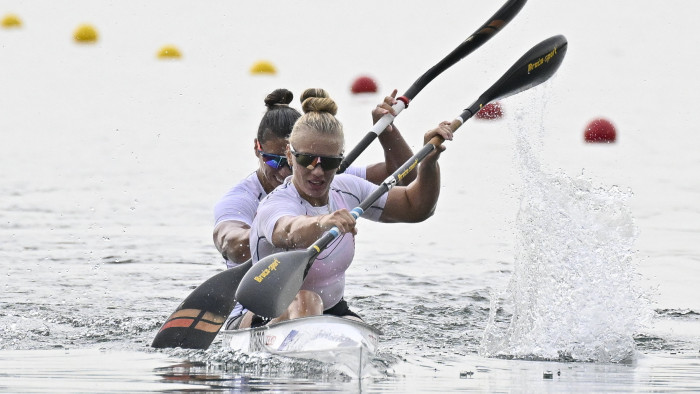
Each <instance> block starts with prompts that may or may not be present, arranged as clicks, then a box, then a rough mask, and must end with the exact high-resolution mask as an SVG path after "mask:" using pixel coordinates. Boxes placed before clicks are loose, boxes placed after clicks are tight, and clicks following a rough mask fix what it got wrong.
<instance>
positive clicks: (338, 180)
mask: <svg viewBox="0 0 700 394" xmlns="http://www.w3.org/2000/svg"><path fill="white" fill-rule="evenodd" d="M367 184H370V185H373V183H371V182H370V181H368V180H366V179H364V178H360V177H358V176H355V175H351V174H346V173H343V174H338V175H336V176H335V178H333V182H331V188H336V189H340V190H343V189H348V188H350V189H354V188H357V187H358V186H362V187H364V186H365V185H367Z"/></svg>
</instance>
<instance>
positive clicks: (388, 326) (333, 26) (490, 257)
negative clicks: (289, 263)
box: [0, 0, 700, 392]
mask: <svg viewBox="0 0 700 394" xmlns="http://www.w3.org/2000/svg"><path fill="white" fill-rule="evenodd" d="M499 4H500V3H499ZM635 4H636V3H634V2H632V1H622V2H615V3H614V4H610V3H609V2H602V1H594V2H592V3H591V2H586V3H585V4H583V3H582V4H577V5H571V4H567V5H564V4H563V3H561V2H555V1H537V2H536V1H530V2H528V3H527V4H526V5H525V8H523V10H522V12H521V14H519V15H518V16H517V17H516V19H515V20H514V21H513V22H512V23H511V24H510V25H509V26H507V27H506V28H505V29H504V30H503V32H501V33H499V35H498V36H496V37H494V38H493V40H492V41H491V42H489V43H487V44H485V45H484V47H482V48H481V49H479V50H478V51H476V52H474V53H473V54H471V55H470V56H469V57H467V58H466V59H464V60H463V61H462V62H460V63H458V64H457V65H455V66H453V68H452V69H450V70H448V71H446V72H445V73H444V74H443V75H441V76H440V77H438V78H437V79H436V80H435V81H433V82H432V83H431V84H430V85H429V86H428V87H427V88H426V89H425V90H424V91H423V92H421V93H420V95H419V96H417V98H416V99H415V100H414V102H413V103H412V104H411V106H410V107H409V108H408V109H407V110H406V111H405V112H404V113H402V114H401V115H400V118H398V119H397V121H396V124H397V125H398V126H399V128H400V129H401V130H402V132H403V134H404V135H405V136H406V139H407V140H408V141H409V143H410V144H411V145H412V146H413V147H414V148H416V149H417V148H418V147H420V145H421V143H422V139H421V138H422V134H423V132H424V131H425V130H427V129H428V128H430V127H433V126H434V125H435V124H437V123H438V122H439V121H441V120H445V119H447V120H449V119H451V118H453V117H454V116H456V115H458V114H459V113H460V112H461V110H462V109H463V108H464V107H466V106H468V105H469V104H471V102H472V101H474V100H475V99H476V98H477V97H478V95H479V94H480V93H481V92H483V91H484V90H486V89H487V88H488V87H489V86H490V84H491V83H493V82H494V81H496V80H497V79H498V77H500V75H501V74H502V73H503V72H504V71H505V70H506V69H507V68H508V67H509V66H510V65H511V64H512V62H514V61H515V60H516V59H517V58H518V57H520V55H521V54H523V53H524V52H525V51H526V50H527V49H529V48H530V47H531V46H533V45H534V44H536V43H537V42H539V41H541V40H542V39H544V38H547V37H549V36H552V35H555V34H564V35H566V36H567V38H568V40H569V50H568V53H567V58H566V59H565V61H564V63H563V65H562V67H561V69H560V70H559V72H558V74H557V75H556V76H555V77H554V78H553V79H552V80H551V81H550V82H548V83H547V84H546V85H544V86H541V87H537V88H535V89H532V90H529V91H526V92H523V93H521V94H520V95H518V96H514V97H511V98H508V99H506V100H504V102H503V105H504V109H505V111H506V115H505V117H504V119H502V120H499V121H493V122H486V121H479V120H477V119H474V120H470V121H469V122H468V123H467V124H465V125H464V126H463V127H462V128H461V129H460V130H459V131H458V132H457V134H456V135H455V139H454V141H452V142H449V143H448V144H447V146H448V150H447V151H446V152H445V153H444V154H443V156H442V158H441V167H442V187H441V197H440V202H439V205H438V209H437V212H436V214H435V216H434V217H432V218H431V219H429V220H428V221H426V222H424V223H420V224H414V225H406V224H391V225H387V224H377V223H372V222H368V221H361V222H360V224H359V235H358V238H357V240H358V241H357V253H356V259H355V262H354V263H353V266H352V267H351V269H350V271H349V272H348V278H347V281H348V285H347V289H346V298H347V299H348V301H349V302H350V304H351V305H352V307H353V309H354V310H356V311H358V312H359V313H360V314H361V315H362V316H363V317H364V318H365V320H366V321H368V322H370V323H372V324H374V325H376V326H377V327H378V328H380V329H381V330H382V331H383V332H384V334H385V335H384V336H383V337H382V338H381V340H380V350H379V352H378V354H377V355H376V357H375V359H374V360H373V365H374V368H375V373H374V374H373V375H372V376H370V377H368V378H365V379H363V380H358V379H352V378H351V377H349V376H347V375H345V374H344V373H342V372H341V371H338V370H336V369H334V368H333V367H332V366H329V365H324V364H321V363H314V362H303V361H293V360H287V359H281V358H277V357H271V356H265V355H244V354H236V353H231V352H229V351H227V350H225V349H223V348H222V347H221V344H220V342H217V341H215V342H214V344H213V345H212V347H211V348H210V349H208V350H207V351H185V350H181V349H170V350H163V351H156V350H153V349H151V348H150V347H149V345H150V343H151V341H152V339H153V336H154V335H155V332H156V331H157V330H158V328H159V327H160V326H161V324H162V323H163V321H164V320H165V319H166V318H167V317H168V315H169V314H170V313H171V312H172V311H173V310H174V309H175V308H176V307H177V305H178V304H179V302H180V301H182V299H184V298H185V297H186V296H187V295H188V294H189V292H190V291H192V290H193V289H194V288H195V287H196V286H197V285H198V284H200V283H201V282H203V281H204V280H205V279H207V278H209V277H210V276H212V275H214V274H215V273H217V272H219V271H220V270H222V269H223V265H222V264H221V261H220V256H218V255H217V253H216V250H215V248H214V247H213V245H212V240H211V230H212V208H213V205H214V203H215V202H216V201H217V200H218V198H219V197H220V196H221V195H222V194H223V193H224V192H225V191H226V190H227V189H228V188H229V187H230V186H231V185H233V184H234V183H235V182H236V181H237V180H239V179H240V178H242V177H244V176H245V175H247V174H248V173H250V172H251V171H252V170H253V169H254V166H255V160H254V157H253V155H252V149H251V148H252V139H253V136H254V133H255V130H256V129H257V123H258V121H259V118H260V116H261V114H262V112H263V109H264V107H263V106H262V99H263V97H264V96H265V95H266V94H267V93H268V92H269V91H271V90H272V89H274V88H277V87H287V88H289V89H291V90H293V91H294V92H295V94H296V95H297V96H298V95H299V92H301V91H302V90H303V89H304V88H307V87H311V86H321V87H324V88H326V89H327V90H328V91H329V92H330V93H331V95H332V96H333V97H334V98H335V99H336V101H337V102H338V104H339V107H340V111H339V114H338V116H339V118H340V119H341V120H342V121H343V123H344V125H345V129H346V140H347V145H348V146H354V144H355V143H356V141H358V140H359V139H360V138H361V136H362V135H364V133H365V132H366V130H369V128H370V124H369V123H370V118H369V112H370V110H371V108H373V106H374V105H376V103H377V102H378V101H379V100H380V99H381V97H382V95H381V94H377V95H365V96H352V95H351V94H350V92H349V86H350V84H351V82H352V80H353V78H355V77H356V76H358V75H359V74H363V73H369V74H371V75H372V76H374V77H375V78H376V79H377V80H378V82H379V84H380V90H381V91H382V94H383V92H388V91H390V90H391V89H392V88H394V87H396V88H398V89H399V90H402V89H407V88H408V86H409V85H410V83H412V82H413V81H414V80H415V79H416V78H417V77H418V76H419V75H420V74H422V73H423V72H424V71H425V70H427V69H428V68H429V67H430V66H431V65H432V64H434V63H435V62H437V61H438V60H439V59H440V58H442V57H443V56H444V55H445V54H447V53H448V52H449V51H451V50H452V49H453V48H454V47H455V46H456V45H458V44H459V42H460V41H461V40H463V39H464V38H466V37H467V36H468V35H469V34H471V33H472V32H473V31H474V30H475V29H476V28H477V27H478V26H480V25H481V24H482V23H483V22H484V21H485V20H486V19H487V18H488V17H489V16H490V15H492V14H493V12H495V10H496V9H497V7H498V6H497V5H496V4H482V3H476V2H470V1H468V2H456V1H454V2H452V1H451V2H446V3H441V5H439V6H438V5H431V6H430V7H428V6H426V5H423V4H422V3H420V4H419V3H418V2H407V3H403V4H402V5H401V6H400V7H396V6H395V5H390V4H389V3H386V4H384V3H379V4H378V3H376V2H363V1H360V2H352V3H348V4H335V5H333V6H329V5H327V4H325V3H323V2H306V3H304V4H288V3H283V2H267V3H265V4H264V5H262V4H254V3H250V4H247V5H243V4H233V3H229V2H206V3H203V4H197V5H195V4H191V3H189V2H178V1H175V2H173V1H169V2H149V3H146V4H139V5H134V4H128V3H121V2H120V3H117V2H110V1H83V2H71V3H70V6H69V4H68V3H66V2H25V1H19V0H8V1H5V2H3V3H2V5H0V15H4V14H6V13H9V12H13V13H16V14H17V15H19V16H21V17H22V19H23V21H24V26H23V27H22V28H21V29H18V30H10V29H0V87H1V88H0V196H2V197H0V267H2V276H1V279H0V288H1V289H2V298H0V302H1V303H2V308H1V309H0V390H2V391H8V392H95V391H97V392H119V391H122V392H124V391H137V392H143V391H166V390H167V391H186V390H210V391H231V392H235V391H244V390H276V391H329V390H342V391H364V392H411V391H413V392H415V391H453V390H474V391H489V392H493V391H521V390H522V391H528V392H542V391H551V392H562V391H577V392H596V391H597V392H604V391H605V392H610V391H635V392H658V391H698V390H700V380H699V379H698V378H697V371H698V370H700V358H699V356H700V353H699V352H700V348H699V347H698V344H699V343H700V334H699V333H700V291H698V287H697V286H696V285H695V283H696V282H697V280H698V279H700V268H698V267H699V265H698V262H699V260H700V258H699V256H700V246H698V245H700V244H698V242H697V240H698V237H699V236H700V208H699V206H698V203H697V201H700V180H699V179H700V178H698V177H697V173H698V170H700V158H699V156H698V155H697V153H696V152H697V145H698V143H700V137H698V133H696V132H695V131H694V127H695V125H696V124H697V123H698V120H697V119H695V118H696V117H697V115H696V114H695V113H694V112H693V111H692V110H691V109H690V108H691V107H688V106H687V103H689V102H690V103H692V102H695V101H697V98H696V97H694V95H696V94H697V93H696V92H697V91H700V86H697V85H698V83H699V82H698V81H697V79H695V78H691V77H690V76H692V75H694V74H695V70H694V68H693V67H694V65H695V64H697V59H695V56H696V55H695V54H694V53H692V51H689V50H688V48H694V47H696V46H697V45H696V44H697V43H695V42H693V41H696V40H697V39H696V37H698V34H697V32H696V31H695V30H696V29H697V28H696V24H695V23H694V22H693V21H691V20H690V19H691V15H694V14H695V13H694V12H691V11H698V10H696V8H698V6H697V5H696V4H695V3H694V2H690V1H682V2H675V3H673V4H669V5H661V4H658V5H649V7H648V8H645V9H639V7H635V10H636V11H637V12H639V15H637V16H636V17H635V18H632V20H630V19H629V18H625V23H624V24H622V23H620V19H621V18H622V15H627V14H628V12H629V8H630V7H634V5H635ZM193 15H196V18H195V17H194V16H193ZM82 22H90V23H93V24H94V25H95V26H96V27H97V28H98V29H99V31H100V40H99V42H98V43H97V44H95V45H87V46H86V45H82V46H81V45H76V44H75V43H73V42H72V41H71V33H72V31H73V29H74V28H75V27H76V26H77V25H78V24H79V23H82ZM592 26H600V27H605V28H601V29H592V28H591V27H592ZM409 27H410V28H409ZM669 31H675V32H676V33H675V34H674V37H675V38H674V39H673V40H669V39H668V37H667V35H666V34H659V33H660V32H669ZM171 43H172V44H176V45H177V46H179V47H180V49H181V50H182V52H183V54H184V57H183V58H182V59H180V60H179V61H170V62H167V61H158V60H157V59H155V53H156V52H157V50H158V49H159V48H160V47H161V46H163V45H165V44H171ZM652 47H655V48H664V51H665V52H667V53H673V54H674V56H673V58H674V60H673V61H669V62H667V63H665V64H663V70H661V69H660V68H661V67H662V66H661V65H660V64H659V63H658V62H655V61H650V59H649V48H652ZM263 58H266V59H269V60H270V61H272V62H273V63H275V64H276V65H277V67H278V70H279V72H278V74H277V75H276V76H256V77H253V76H250V75H249V74H248V69H249V67H250V65H251V64H252V63H253V62H255V61H256V60H259V59H263ZM659 107H663V111H660V110H659ZM597 116H605V117H608V118H610V119H611V120H612V121H613V122H614V123H615V124H616V125H617V127H618V133H619V138H618V141H617V143H615V144H609V145H608V144H604V145H586V144H584V143H583V142H582V134H583V129H584V127H585V124H586V123H587V122H588V121H589V120H590V119H592V118H593V117H597ZM381 157H382V156H381V152H380V149H379V148H378V146H373V147H371V148H370V149H369V150H368V151H367V152H365V153H364V154H363V156H361V157H360V159H359V160H358V162H364V163H370V162H373V161H376V160H380V158H381Z"/></svg>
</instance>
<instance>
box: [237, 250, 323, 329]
mask: <svg viewBox="0 0 700 394" xmlns="http://www.w3.org/2000/svg"><path fill="white" fill-rule="evenodd" d="M316 254H317V253H315V252H313V250H309V249H302V250H292V251H289V252H280V253H275V254H272V255H269V256H267V257H265V258H264V259H262V260H260V261H258V262H257V263H255V266H254V267H253V268H252V269H251V270H250V271H248V273H247V274H246V275H245V276H244V277H243V280H241V284H240V286H238V291H236V300H238V302H240V303H241V304H242V305H243V306H244V307H246V308H247V309H248V310H250V311H252V312H253V313H255V314H256V315H260V316H264V317H272V318H274V317H277V316H279V315H281V314H282V313H283V312H284V311H285V310H286V309H287V307H288V306H289V304H291V303H292V301H294V297H296V295H297V293H298V292H299V289H300V288H301V285H302V284H303V283H304V276H305V275H304V273H305V272H304V271H306V267H307V266H308V265H309V262H311V261H312V260H313V259H314V258H315V257H316Z"/></svg>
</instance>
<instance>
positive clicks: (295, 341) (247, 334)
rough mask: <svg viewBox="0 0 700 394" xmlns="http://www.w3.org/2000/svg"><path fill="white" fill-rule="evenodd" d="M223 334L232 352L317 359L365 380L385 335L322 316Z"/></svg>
mask: <svg viewBox="0 0 700 394" xmlns="http://www.w3.org/2000/svg"><path fill="white" fill-rule="evenodd" d="M219 335H220V336H221V337H222V342H223V346H224V347H225V348H228V349H230V350H234V351H240V352H244V353H256V352H266V353H271V354H275V355H279V356H285V357H294V358H302V359H311V360H317V361H321V362H325V363H330V364H335V365H336V366H338V367H341V369H343V370H345V371H346V372H348V373H350V375H352V376H354V377H362V376H363V375H365V374H366V373H367V372H368V368H367V367H368V365H369V363H370V361H371V359H372V356H373V355H374V353H375V351H376V349H377V344H378V342H379V337H380V336H381V335H382V332H381V331H379V330H378V329H377V328H375V327H373V326H371V325H369V324H366V323H363V322H359V321H355V320H350V319H345V318H342V317H337V316H330V315H321V316H311V317H303V318H299V319H293V320H286V321H282V322H279V323H273V324H270V325H267V326H262V327H256V328H244V329H240V330H221V331H220V332H219Z"/></svg>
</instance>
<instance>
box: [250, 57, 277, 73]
mask: <svg viewBox="0 0 700 394" xmlns="http://www.w3.org/2000/svg"><path fill="white" fill-rule="evenodd" d="M250 73H251V74H277V69H275V66H274V65H273V64H272V63H270V62H268V61H267V60H261V61H259V62H257V63H255V64H253V66H252V67H251V68H250Z"/></svg>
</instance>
